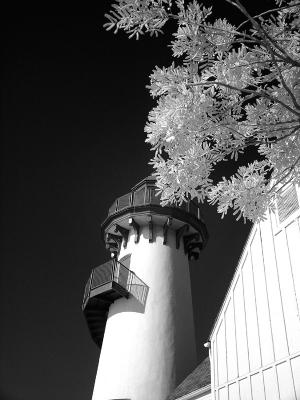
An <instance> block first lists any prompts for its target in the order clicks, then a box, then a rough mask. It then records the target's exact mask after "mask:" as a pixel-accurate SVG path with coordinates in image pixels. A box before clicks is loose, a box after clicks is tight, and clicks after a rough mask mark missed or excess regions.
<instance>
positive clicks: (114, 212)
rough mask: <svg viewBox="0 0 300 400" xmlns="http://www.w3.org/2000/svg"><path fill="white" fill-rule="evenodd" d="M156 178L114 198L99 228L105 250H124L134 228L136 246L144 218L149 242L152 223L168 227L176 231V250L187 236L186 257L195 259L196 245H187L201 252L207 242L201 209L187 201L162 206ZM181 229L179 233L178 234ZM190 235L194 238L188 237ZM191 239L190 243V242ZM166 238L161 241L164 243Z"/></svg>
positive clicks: (148, 178)
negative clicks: (181, 240)
mask: <svg viewBox="0 0 300 400" xmlns="http://www.w3.org/2000/svg"><path fill="white" fill-rule="evenodd" d="M155 182H156V178H155V177H154V176H149V177H147V178H145V179H143V180H142V181H141V182H139V183H138V184H137V185H135V186H134V187H133V188H132V189H131V191H130V192H129V193H127V194H125V195H123V196H121V197H119V198H117V199H116V200H115V201H114V202H113V204H112V205H111V207H110V208H109V211H108V216H107V218H106V219H105V221H104V222H103V224H102V226H101V233H102V237H103V240H104V242H105V244H106V248H107V249H108V250H110V252H111V253H115V254H118V253H119V250H120V246H121V243H123V246H124V247H126V245H127V240H128V233H129V231H130V230H131V229H132V228H133V229H134V231H135V240H136V243H137V242H138V240H139V235H140V230H139V227H140V225H141V224H142V223H143V224H144V223H145V220H146V219H147V221H148V223H149V241H150V242H151V241H152V240H153V239H152V238H153V230H152V229H151V226H153V223H156V224H158V225H163V226H164V232H167V230H168V227H170V226H171V223H172V228H173V229H175V230H176V235H177V236H176V237H177V239H178V240H177V242H176V247H177V248H178V247H179V246H180V238H181V237H183V236H184V234H186V233H187V232H189V235H186V236H185V237H186V238H187V239H186V241H185V243H186V246H185V252H186V253H188V255H189V258H195V259H197V258H198V254H199V253H198V252H197V251H196V252H195V251H194V249H195V246H194V245H195V243H193V246H190V247H189V249H188V245H190V244H191V243H190V242H191V241H195V240H196V243H198V244H197V247H198V250H199V251H200V250H202V249H203V248H204V247H205V245H206V243H207V240H208V232H207V229H206V225H205V223H204V221H203V219H202V215H201V212H200V208H199V206H198V205H197V203H196V202H194V201H187V202H186V203H183V204H181V205H168V206H164V207H163V206H162V205H161V204H160V196H159V195H158V194H157V188H156V186H155ZM180 229H181V231H179V230H180ZM191 234H192V235H193V236H192V237H191ZM189 239H190V240H189ZM165 242H166V238H164V244H166V243H165Z"/></svg>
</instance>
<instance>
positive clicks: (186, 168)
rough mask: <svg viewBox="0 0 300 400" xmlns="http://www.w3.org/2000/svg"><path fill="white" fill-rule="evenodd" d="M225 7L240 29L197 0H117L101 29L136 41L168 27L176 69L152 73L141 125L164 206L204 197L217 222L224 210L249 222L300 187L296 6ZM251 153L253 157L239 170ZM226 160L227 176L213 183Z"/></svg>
mask: <svg viewBox="0 0 300 400" xmlns="http://www.w3.org/2000/svg"><path fill="white" fill-rule="evenodd" d="M226 2H227V3H230V4H231V5H232V7H234V8H235V9H238V10H239V12H240V13H241V14H242V15H243V17H244V21H243V22H242V23H241V24H240V25H239V26H235V25H234V24H232V23H230V22H228V21H227V20H226V19H220V18H219V19H214V20H213V19H212V8H211V7H209V8H206V7H204V6H203V5H201V4H199V3H198V2H197V1H196V0H194V1H191V2H189V3H187V4H185V1H184V0H176V1H174V0H117V2H116V3H115V4H113V5H112V9H111V11H110V13H109V14H106V17H107V19H108V22H107V23H106V24H105V27H106V29H108V30H109V29H114V30H115V32H117V31H118V30H119V29H123V30H124V31H125V32H127V33H128V35H129V37H135V38H137V39H138V38H139V37H140V36H141V35H143V34H145V33H149V34H150V35H156V36H157V35H158V34H160V33H162V29H163V28H164V27H165V25H166V24H167V22H168V21H170V20H173V21H175V23H176V31H175V32H174V33H173V37H174V40H173V41H171V44H170V46H171V48H172V52H173V57H174V59H176V63H175V61H174V62H173V64H172V65H171V66H169V67H166V68H158V67H156V68H155V70H154V71H153V73H152V75H151V76H150V79H151V83H150V86H149V89H150V93H151V95H152V96H153V97H155V98H157V105H156V106H155V108H153V109H152V111H151V112H150V114H149V118H148V122H147V124H146V127H145V132H146V133H147V139H146V142H148V143H150V144H151V146H152V150H153V151H154V156H153V158H152V160H151V163H152V164H153V166H154V169H155V170H156V172H155V174H156V176H157V186H158V188H159V190H160V192H161V196H162V204H167V203H177V202H179V203H181V202H183V201H186V200H187V199H194V198H196V199H198V200H199V201H204V200H205V199H207V200H208V201H209V202H210V203H212V204H217V209H218V212H219V213H221V214H222V216H224V214H226V213H227V211H228V209H230V208H232V209H233V213H234V214H235V215H236V217H237V219H239V218H240V217H243V218H244V219H246V218H247V219H250V220H252V221H255V220H259V219H262V218H263V215H264V212H265V210H266V208H267V207H268V206H270V205H271V204H272V202H273V200H274V199H275V197H276V193H277V192H278V189H279V188H280V187H282V186H285V185H287V184H288V183H289V182H292V183H298V184H299V183H300V140H299V127H300V73H299V72H300V58H299V49H300V33H299V27H300V2H299V1H297V0H286V1H284V0H276V1H275V4H274V8H273V9H270V10H268V11H265V12H263V13H261V14H259V15H256V16H251V15H250V13H249V12H248V11H247V9H246V8H245V7H244V5H243V4H242V3H241V2H240V0H226ZM171 25H172V24H171ZM172 26H174V24H173V25H172ZM249 149H255V150H256V155H257V157H256V158H255V159H254V161H252V162H250V163H248V164H247V165H242V166H241V165H240V163H239V160H240V158H241V155H242V154H243V153H245V152H247V151H248V150H249ZM230 159H232V160H235V161H237V163H236V164H235V165H236V168H235V171H234V173H233V174H232V175H231V176H229V177H223V178H222V179H221V181H219V182H215V179H214V171H215V170H216V169H217V168H218V166H220V165H221V166H222V165H223V164H222V163H223V162H224V161H228V160H230Z"/></svg>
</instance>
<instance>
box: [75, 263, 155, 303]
mask: <svg viewBox="0 0 300 400" xmlns="http://www.w3.org/2000/svg"><path fill="white" fill-rule="evenodd" d="M109 282H116V283H118V284H119V285H120V286H122V287H123V288H124V289H126V290H127V292H129V293H130V294H131V295H132V296H133V297H135V298H136V299H137V300H138V301H139V302H140V303H142V304H143V305H145V302H146V298H147V294H148V286H147V285H146V284H145V283H144V282H143V281H142V280H141V279H140V278H138V277H137V276H136V274H135V273H134V272H133V271H131V270H130V269H128V268H126V267H125V265H123V264H122V263H120V262H119V261H117V260H110V261H108V262H106V263H104V264H102V265H100V266H99V267H96V268H94V269H93V270H92V272H91V275H90V277H89V279H88V282H87V284H86V286H85V290H84V296H83V304H82V308H85V306H86V303H87V301H88V299H89V298H90V295H91V292H92V290H94V289H96V288H98V287H100V286H103V285H105V284H107V283H109Z"/></svg>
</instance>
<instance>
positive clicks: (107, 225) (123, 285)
mask: <svg viewBox="0 0 300 400" xmlns="http://www.w3.org/2000/svg"><path fill="white" fill-rule="evenodd" d="M156 192H157V191H156V187H155V177H153V176H150V177H147V178H145V179H144V180H142V181H141V182H139V183H138V184H137V185H136V186H134V187H133V188H132V190H131V191H130V192H129V193H127V194H125V195H123V196H121V197H119V198H118V199H117V200H115V201H114V203H113V204H112V206H111V207H110V209H109V211H108V216H107V218H106V219H105V221H104V222H103V223H102V226H101V235H102V238H103V240H104V242H105V245H106V248H107V249H108V250H109V252H110V253H111V257H112V258H111V259H110V261H108V262H106V263H104V264H102V265H100V266H99V267H96V268H94V269H93V270H92V272H91V275H90V277H89V279H88V282H87V284H86V288H85V292H84V299H83V305H82V308H83V312H84V315H85V318H86V321H87V325H88V327H89V330H90V334H91V336H92V338H93V340H94V341H95V343H96V344H97V346H98V347H99V348H100V358H99V365H98V371H97V374H96V379H95V385H94V392H93V398H92V400H129V399H130V400H165V399H166V398H167V396H168V395H169V394H170V392H171V391H172V390H173V389H174V388H175V387H176V385H178V383H180V382H181V381H182V380H183V379H184V378H185V377H186V376H187V374H188V373H189V372H191V371H192V369H193V368H194V367H195V366H196V345H195V336H194V321H193V306H192V297H191V283H190V274H189V260H191V259H197V258H198V257H199V253H200V251H201V250H202V249H203V247H204V246H205V244H206V242H207V239H208V234H207V230H206V226H205V224H204V222H203V220H202V217H201V214H200V210H199V207H198V206H197V205H196V204H195V203H193V202H192V201H188V202H187V203H184V204H182V205H181V206H165V207H162V206H161V205H160V199H159V197H157V193H156Z"/></svg>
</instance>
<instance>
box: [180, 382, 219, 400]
mask: <svg viewBox="0 0 300 400" xmlns="http://www.w3.org/2000/svg"><path fill="white" fill-rule="evenodd" d="M209 392H211V384H208V385H206V386H203V387H202V388H200V389H197V390H194V391H193V392H191V393H188V394H184V395H183V396H181V397H176V400H193V399H194V398H195V396H199V395H203V394H208V393H209ZM195 400H196V399H195Z"/></svg>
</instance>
